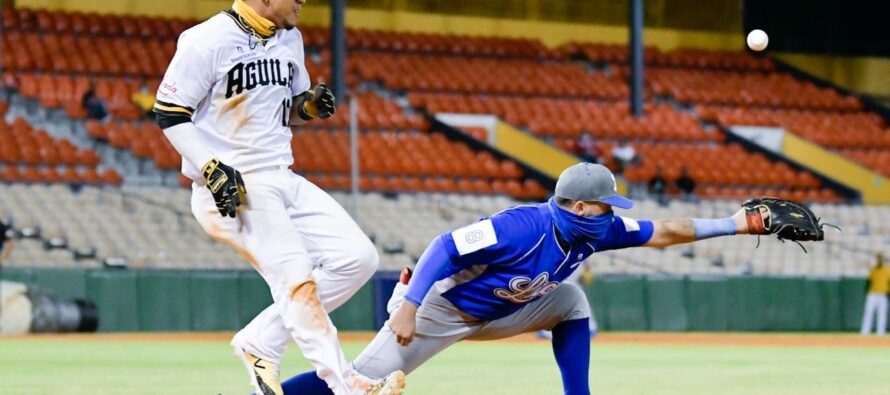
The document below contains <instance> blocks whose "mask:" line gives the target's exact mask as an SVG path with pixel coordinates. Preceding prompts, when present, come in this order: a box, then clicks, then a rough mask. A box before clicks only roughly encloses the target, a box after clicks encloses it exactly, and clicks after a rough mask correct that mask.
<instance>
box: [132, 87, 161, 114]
mask: <svg viewBox="0 0 890 395" xmlns="http://www.w3.org/2000/svg"><path fill="white" fill-rule="evenodd" d="M130 100H132V101H133V104H135V105H136V107H139V109H140V110H142V113H143V114H145V116H146V117H148V118H149V119H154V118H155V114H154V111H153V109H154V107H155V92H152V91H151V89H150V88H149V87H148V80H145V79H143V80H142V85H141V86H140V87H139V90H138V91H136V92H134V93H133V96H131V97H130Z"/></svg>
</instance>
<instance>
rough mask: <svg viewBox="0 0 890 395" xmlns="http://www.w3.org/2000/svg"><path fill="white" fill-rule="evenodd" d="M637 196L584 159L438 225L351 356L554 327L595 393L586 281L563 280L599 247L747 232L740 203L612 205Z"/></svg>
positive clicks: (432, 349)
mask: <svg viewBox="0 0 890 395" xmlns="http://www.w3.org/2000/svg"><path fill="white" fill-rule="evenodd" d="M632 206H633V202H632V201H630V200H628V199H627V198H625V197H623V196H621V195H619V194H618V192H617V187H616V183H615V177H614V176H613V175H612V173H611V172H610V171H609V169H607V168H606V167H604V166H602V165H597V164H591V163H579V164H577V165H574V166H572V167H569V168H568V169H566V170H565V171H564V172H563V173H562V174H561V175H560V176H559V180H558V181H557V184H556V190H555V196H554V197H553V198H551V199H550V200H549V201H548V202H546V203H541V204H533V205H525V206H517V207H513V208H510V209H507V210H504V211H501V212H499V213H497V214H494V215H492V216H490V217H487V218H482V219H480V220H479V221H477V222H475V223H473V224H471V225H468V226H465V227H463V228H460V229H457V230H454V231H452V232H448V233H444V234H442V235H440V236H439V237H437V238H436V239H434V240H433V241H432V242H431V243H430V245H429V247H427V249H426V251H425V252H424V253H423V255H422V256H421V257H420V260H419V261H418V263H417V265H416V267H415V271H414V273H413V276H412V277H411V278H410V281H404V279H403V281H402V283H400V284H398V285H397V286H396V289H395V291H394V292H393V296H392V298H391V300H390V303H389V306H388V307H389V311H390V318H389V320H388V321H387V322H386V324H385V325H384V326H383V328H382V329H381V330H380V332H378V333H377V336H376V337H375V338H374V340H373V341H371V343H370V344H369V345H368V346H367V347H366V348H365V350H364V351H363V352H362V353H361V354H360V355H359V356H358V357H357V358H356V359H355V361H353V363H352V364H353V367H354V368H355V369H356V370H357V371H358V372H360V373H361V374H364V375H367V376H369V377H383V376H385V375H386V374H388V373H389V372H392V371H395V370H402V371H404V372H405V373H410V372H412V371H413V370H414V369H416V368H417V367H418V366H420V365H421V364H422V363H424V362H425V361H426V360H428V359H429V358H431V357H432V356H433V355H435V354H437V353H438V352H440V351H442V350H444V349H445V348H446V347H448V346H450V345H452V344H454V343H456V342H458V341H461V340H464V339H472V340H494V339H503V338H507V337H511V336H514V335H518V334H520V333H525V332H535V331H538V330H551V331H552V332H553V339H552V342H553V352H554V354H555V357H556V363H557V365H558V366H559V370H560V373H561V375H562V381H563V388H564V392H565V394H571V395H578V394H589V393H590V389H589V384H588V371H589V366H590V333H589V330H588V317H589V316H590V308H589V306H588V303H587V298H586V297H585V295H584V292H583V291H582V290H581V289H580V288H579V287H578V286H576V285H574V284H571V283H562V282H563V281H564V280H565V279H566V278H568V277H569V275H571V274H572V272H573V271H575V269H576V268H577V267H578V266H579V265H580V264H581V262H582V261H584V260H585V259H586V258H587V257H588V256H590V255H591V254H593V253H596V252H599V251H607V250H614V249H619V248H629V247H638V246H649V247H665V246H669V245H673V244H679V243H688V242H692V241H695V240H701V239H705V238H710V237H715V236H723V235H734V234H744V233H748V224H747V222H746V217H745V212H744V210H740V211H739V212H737V213H736V214H734V215H732V216H730V217H725V218H719V219H691V218H689V219H685V218H684V219H671V220H652V221H650V220H635V219H631V218H628V217H620V216H617V215H615V213H614V212H613V211H612V207H619V208H622V209H629V208H631V207H632ZM405 282H407V284H405ZM282 387H283V388H284V392H285V394H289V395H296V394H299V395H322V394H325V395H329V394H331V392H330V390H329V389H328V388H327V386H326V385H325V383H324V382H323V381H322V380H320V379H319V378H318V376H317V375H316V374H315V372H306V373H303V374H301V375H298V376H295V377H293V378H291V379H289V380H287V381H286V382H284V383H283V384H282Z"/></svg>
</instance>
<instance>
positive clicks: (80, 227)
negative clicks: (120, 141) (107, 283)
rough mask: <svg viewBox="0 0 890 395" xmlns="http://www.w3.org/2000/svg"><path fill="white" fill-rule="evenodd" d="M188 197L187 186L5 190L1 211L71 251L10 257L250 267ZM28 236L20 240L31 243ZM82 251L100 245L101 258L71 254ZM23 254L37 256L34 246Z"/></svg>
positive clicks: (18, 261)
mask: <svg viewBox="0 0 890 395" xmlns="http://www.w3.org/2000/svg"><path fill="white" fill-rule="evenodd" d="M146 199H150V200H146ZM188 202H189V191H188V190H185V189H169V188H157V187H155V188H151V189H150V190H149V189H148V188H142V189H139V188H137V189H130V188H123V189H122V188H105V189H103V188H96V187H85V188H82V189H81V190H79V192H74V191H72V190H71V189H70V188H68V187H67V186H64V185H58V184H56V185H52V186H45V185H25V184H13V185H11V186H9V187H7V188H0V212H2V214H0V216H2V217H4V218H5V217H11V218H12V220H13V224H14V226H15V228H16V229H20V230H21V229H27V228H32V229H34V228H37V229H39V235H40V236H41V238H44V239H49V238H61V239H63V240H65V243H64V245H65V246H67V247H68V250H69V252H68V254H61V255H67V256H68V257H69V258H68V259H67V260H63V261H62V262H58V261H56V259H53V257H52V256H46V255H49V254H48V252H47V253H46V255H43V256H41V255H38V256H34V257H27V256H17V255H16V254H17V251H18V250H19V249H18V248H15V249H14V250H13V254H12V256H11V257H10V259H9V262H8V263H9V264H12V265H22V266H32V265H36V266H40V265H46V264H53V263H55V264H56V265H62V266H64V265H66V264H67V265H96V264H97V263H98V262H100V261H101V260H103V259H106V258H121V259H124V260H126V262H127V263H128V265H129V266H130V267H136V268H141V267H153V268H245V269H247V268H249V265H247V264H246V262H244V261H243V259H242V258H240V257H239V256H238V254H237V253H236V252H235V251H234V250H233V249H231V248H220V247H221V245H220V244H216V243H215V242H213V241H212V240H211V239H210V238H209V236H207V235H206V234H205V233H204V231H203V230H202V229H201V228H200V226H199V225H198V223H197V222H196V221H195V220H194V218H193V217H192V215H191V213H190V212H189V211H188V207H189V204H188ZM28 241H29V240H28V239H24V240H21V243H17V244H22V245H24V246H27V245H28V244H29V243H28ZM82 249H87V250H88V249H95V257H96V258H97V260H93V259H89V260H86V261H77V262H74V261H73V260H71V258H70V257H71V256H72V255H73V254H72V252H73V251H77V250H82ZM24 252H25V253H31V254H35V251H33V249H30V250H29V249H28V248H27V247H26V249H25V251H24ZM37 252H39V251H37ZM56 255H59V252H56ZM5 263H6V262H5Z"/></svg>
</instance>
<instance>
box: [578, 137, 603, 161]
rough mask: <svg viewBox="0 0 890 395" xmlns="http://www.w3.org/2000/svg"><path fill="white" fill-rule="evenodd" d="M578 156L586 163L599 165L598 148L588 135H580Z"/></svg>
mask: <svg viewBox="0 0 890 395" xmlns="http://www.w3.org/2000/svg"><path fill="white" fill-rule="evenodd" d="M578 155H580V156H581V158H583V159H584V161H586V162H590V163H600V161H599V156H600V152H599V147H598V146H597V144H596V141H595V140H594V139H593V136H591V135H590V133H584V134H582V135H581V138H580V139H579V140H578Z"/></svg>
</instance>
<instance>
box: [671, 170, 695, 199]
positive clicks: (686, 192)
mask: <svg viewBox="0 0 890 395" xmlns="http://www.w3.org/2000/svg"><path fill="white" fill-rule="evenodd" d="M674 183H675V184H676V185H677V189H679V190H680V193H682V194H683V199H685V200H696V197H695V180H693V179H692V176H690V175H689V169H688V168H686V166H683V167H681V168H680V177H677V179H676V180H675V181H674Z"/></svg>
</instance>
